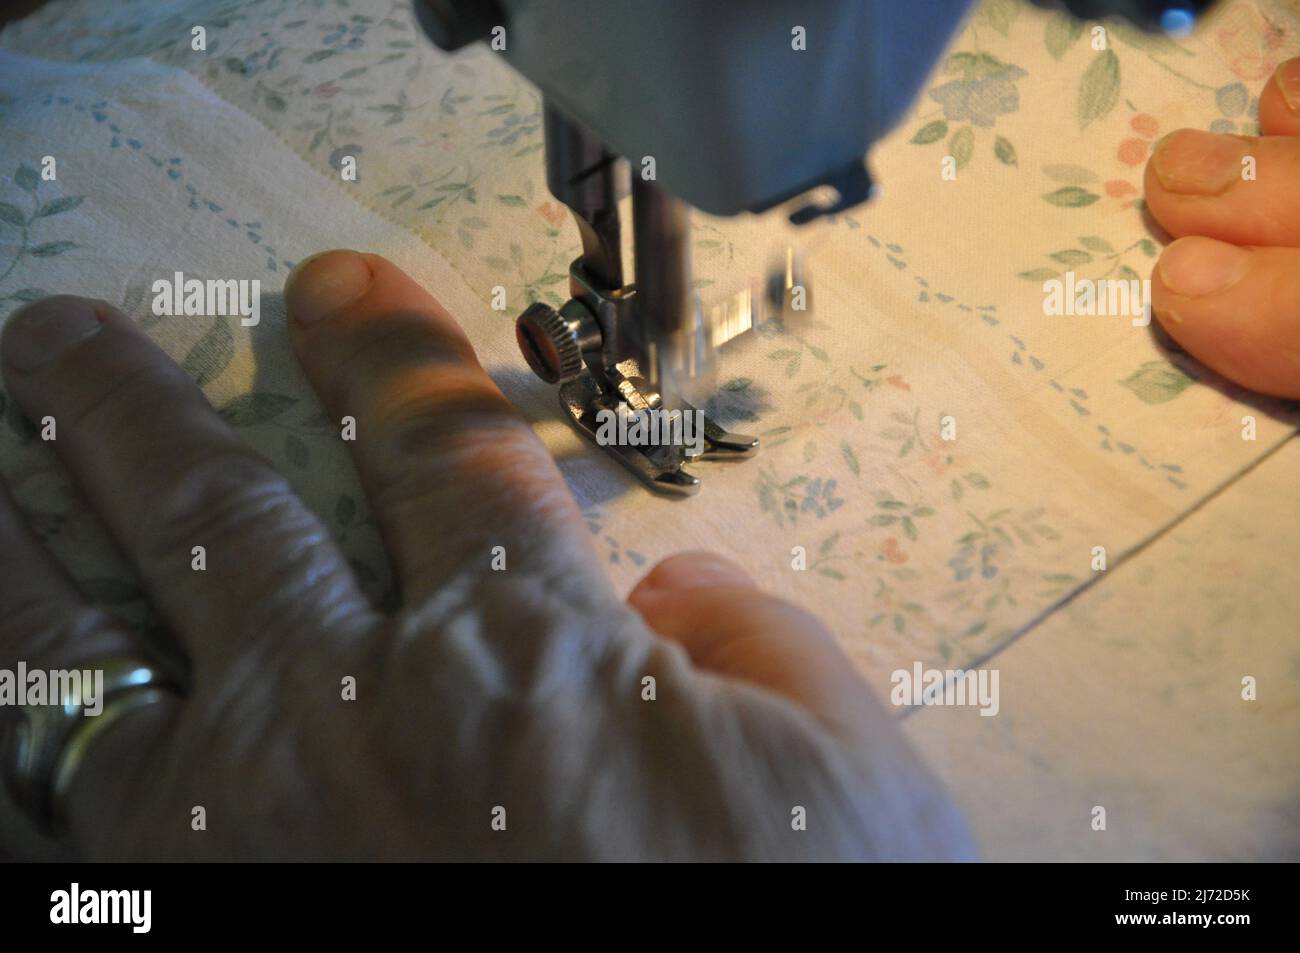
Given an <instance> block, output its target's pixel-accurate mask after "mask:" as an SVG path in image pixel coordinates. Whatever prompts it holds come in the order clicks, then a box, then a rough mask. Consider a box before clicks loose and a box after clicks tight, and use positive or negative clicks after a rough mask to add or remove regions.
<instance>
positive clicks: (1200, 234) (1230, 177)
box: [1146, 58, 1300, 398]
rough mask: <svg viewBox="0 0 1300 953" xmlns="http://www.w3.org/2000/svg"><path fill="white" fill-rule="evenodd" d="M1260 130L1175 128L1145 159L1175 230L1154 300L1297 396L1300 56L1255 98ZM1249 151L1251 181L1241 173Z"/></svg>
mask: <svg viewBox="0 0 1300 953" xmlns="http://www.w3.org/2000/svg"><path fill="white" fill-rule="evenodd" d="M1259 125H1260V132H1262V133H1263V136H1264V137H1263V138H1255V137H1250V136H1227V135H1215V134H1214V133H1209V132H1200V131H1199V130H1193V129H1180V130H1179V131H1177V132H1174V133H1172V134H1170V135H1169V136H1167V137H1166V138H1165V139H1163V140H1162V141H1161V143H1160V145H1159V147H1158V148H1157V149H1156V151H1155V153H1154V154H1153V155H1152V157H1151V161H1150V162H1148V163H1147V169H1146V200H1147V207H1148V208H1150V210H1151V214H1152V215H1154V216H1155V217H1156V219H1157V220H1158V221H1159V222H1160V224H1161V225H1162V226H1163V227H1164V228H1165V230H1166V231H1168V232H1169V234H1170V235H1172V236H1174V238H1175V239H1177V240H1176V241H1174V242H1173V243H1172V244H1170V245H1169V247H1167V248H1166V249H1165V250H1164V253H1163V254H1162V255H1161V256H1160V260H1159V261H1158V262H1157V264H1156V270H1155V275H1154V277H1153V279H1152V282H1151V296H1152V299H1153V301H1152V310H1153V311H1154V312H1155V314H1156V317H1157V318H1158V319H1159V321H1160V323H1161V325H1163V327H1164V329H1165V330H1166V331H1168V332H1169V334H1170V336H1171V337H1173V338H1174V340H1176V341H1177V342H1178V343H1179V344H1180V345H1182V347H1184V348H1186V349H1187V351H1188V352H1189V353H1191V354H1192V355H1194V356H1195V357H1196V358H1197V359H1199V360H1200V361H1202V362H1203V363H1204V364H1207V365H1208V366H1209V367H1211V368H1213V369H1214V370H1216V371H1218V372H1219V373H1220V374H1223V375H1224V376H1225V377H1227V378H1230V379H1231V380H1234V381H1236V382H1237V383H1238V384H1242V385H1244V386H1246V387H1249V388H1250V389H1252V390H1257V391H1260V392H1262V393H1265V394H1273V395H1275V396H1278V397H1293V398H1294V397H1300V58H1297V59H1293V60H1291V61H1289V62H1287V63H1283V64H1282V65H1281V66H1279V67H1278V68H1277V71H1276V72H1275V73H1274V74H1273V78H1272V79H1271V80H1269V82H1268V85H1267V86H1265V87H1264V91H1263V92H1262V93H1261V94H1260V97H1259ZM1248 156H1249V157H1253V159H1254V160H1255V161H1254V170H1255V174H1256V176H1257V177H1256V178H1255V179H1253V180H1252V179H1247V178H1244V177H1243V174H1242V173H1243V164H1242V160H1243V159H1245V158H1246V157H1248Z"/></svg>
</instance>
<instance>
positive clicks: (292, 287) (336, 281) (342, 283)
mask: <svg viewBox="0 0 1300 953" xmlns="http://www.w3.org/2000/svg"><path fill="white" fill-rule="evenodd" d="M371 277H372V276H371V273H370V266H369V265H367V264H366V260H365V259H364V258H362V257H361V256H360V255H359V254H357V253H356V252H354V251H326V252H320V253H319V254H315V255H312V256H311V257H310V258H304V259H303V260H302V261H300V262H298V264H297V265H295V266H294V269H293V271H291V272H289V277H288V278H287V279H286V280H285V283H284V303H285V307H286V308H287V309H288V311H289V315H290V317H292V318H293V319H294V320H295V321H297V322H298V323H299V324H313V323H315V322H317V321H320V320H322V319H324V318H327V317H329V316H330V315H332V314H337V313H338V312H340V311H342V310H343V309H344V308H346V307H347V306H348V305H350V304H351V303H352V302H354V301H356V300H357V299H358V298H360V297H361V296H362V295H363V294H365V291H366V289H367V288H369V287H370V281H371Z"/></svg>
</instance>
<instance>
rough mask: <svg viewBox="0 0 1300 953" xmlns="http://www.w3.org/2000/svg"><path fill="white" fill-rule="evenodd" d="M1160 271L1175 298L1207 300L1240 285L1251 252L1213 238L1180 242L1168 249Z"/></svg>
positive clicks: (1248, 263) (1186, 239) (1247, 267)
mask: <svg viewBox="0 0 1300 953" xmlns="http://www.w3.org/2000/svg"><path fill="white" fill-rule="evenodd" d="M1156 268H1157V269H1158V270H1159V272H1160V280H1161V281H1162V282H1163V283H1164V286H1165V287H1166V288H1168V289H1169V290H1170V291H1172V292H1173V293H1174V294H1176V295H1180V296H1182V297H1184V298H1203V297H1205V296H1206V295H1212V294H1215V293H1217V292H1219V291H1223V290H1224V289H1226V288H1231V287H1232V286H1233V285H1235V284H1236V283H1237V282H1238V281H1240V280H1241V279H1242V277H1243V276H1244V275H1245V274H1246V271H1247V270H1248V269H1249V268H1250V252H1248V251H1243V250H1242V249H1240V248H1238V247H1237V246H1236V245H1229V244H1228V243H1227V242H1220V241H1215V240H1214V239H1213V238H1201V237H1193V238H1180V239H1179V240H1178V241H1176V242H1174V243H1173V244H1171V245H1170V246H1169V247H1168V248H1166V249H1165V251H1164V254H1163V255H1161V256H1160V261H1159V262H1158V263H1157V265H1156ZM1178 323H1181V320H1180V321H1179V322H1178Z"/></svg>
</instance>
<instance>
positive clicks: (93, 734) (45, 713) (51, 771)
mask: <svg viewBox="0 0 1300 953" xmlns="http://www.w3.org/2000/svg"><path fill="white" fill-rule="evenodd" d="M80 670H81V671H91V672H94V673H96V674H98V673H100V672H102V673H103V683H102V686H101V687H100V688H99V691H98V692H97V693H96V694H97V695H98V697H97V698H91V697H89V695H88V693H87V692H85V691H84V686H81V685H80V683H79V682H78V684H77V685H75V686H74V685H72V684H70V682H68V681H64V682H61V683H60V689H61V690H60V692H59V695H58V697H56V698H54V699H50V702H51V703H50V704H27V705H19V706H17V707H16V709H15V711H16V714H17V717H16V718H15V719H13V720H12V725H11V727H10V730H9V732H8V739H7V744H6V745H5V750H4V763H3V774H4V784H5V788H6V789H7V790H8V792H9V796H10V797H11V798H12V799H13V801H14V803H15V804H16V805H17V806H18V807H19V808H20V809H21V810H23V811H24V812H25V813H26V814H27V815H28V816H29V817H31V819H32V820H33V821H35V822H36V823H37V825H39V826H40V827H41V829H42V830H44V831H45V832H46V833H48V834H51V835H57V834H60V833H62V832H63V830H64V826H65V822H66V811H65V807H66V804H67V797H68V791H69V790H70V788H71V785H72V781H73V778H74V776H75V775H76V773H77V769H78V768H79V767H80V766H81V765H82V763H83V762H84V761H85V759H86V754H87V753H88V752H89V751H90V748H91V746H92V745H93V744H94V742H95V739H96V738H98V737H100V736H101V735H103V734H104V733H105V732H106V731H107V730H108V729H109V728H111V727H112V726H113V725H114V724H116V723H117V722H118V721H120V720H121V719H122V718H123V716H125V715H127V714H128V713H130V712H132V711H135V710H136V709H138V708H143V707H145V706H147V705H153V704H156V703H158V702H161V701H165V700H166V699H168V698H176V697H179V696H180V689H179V688H178V686H177V685H176V683H175V681H174V680H173V679H171V678H170V677H169V676H168V675H167V674H165V673H164V672H163V670H162V669H160V668H159V667H158V666H156V665H154V664H153V663H152V662H148V661H145V660H144V659H141V658H130V657H125V656H118V657H114V658H107V659H102V660H100V661H98V662H95V663H93V664H92V665H89V666H83V667H81V668H80ZM88 705H92V706H94V707H96V708H99V711H98V713H95V712H93V711H87V706H88ZM101 706H102V707H101Z"/></svg>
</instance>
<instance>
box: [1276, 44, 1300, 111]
mask: <svg viewBox="0 0 1300 953" xmlns="http://www.w3.org/2000/svg"><path fill="white" fill-rule="evenodd" d="M1273 75H1274V76H1275V77H1276V78H1277V88H1278V89H1279V90H1281V92H1282V99H1283V101H1284V102H1285V103H1286V108H1287V109H1289V110H1291V111H1292V112H1293V113H1295V114H1297V115H1300V56H1297V57H1296V58H1295V59H1293V60H1287V61H1286V62H1285V63H1283V64H1282V65H1281V66H1279V67H1278V68H1277V72H1276V73H1274V74H1273Z"/></svg>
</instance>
